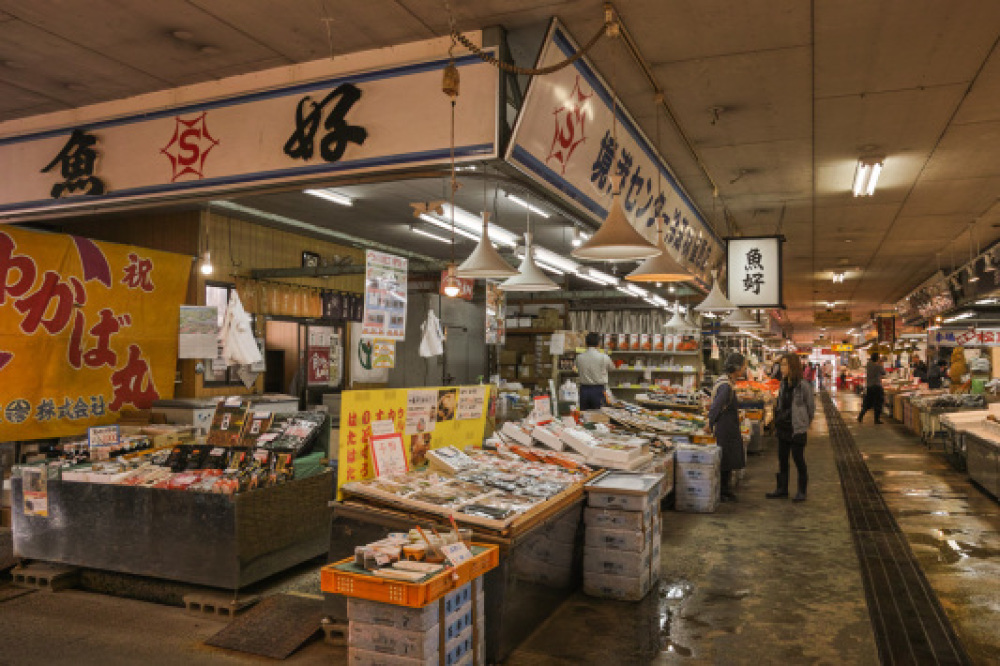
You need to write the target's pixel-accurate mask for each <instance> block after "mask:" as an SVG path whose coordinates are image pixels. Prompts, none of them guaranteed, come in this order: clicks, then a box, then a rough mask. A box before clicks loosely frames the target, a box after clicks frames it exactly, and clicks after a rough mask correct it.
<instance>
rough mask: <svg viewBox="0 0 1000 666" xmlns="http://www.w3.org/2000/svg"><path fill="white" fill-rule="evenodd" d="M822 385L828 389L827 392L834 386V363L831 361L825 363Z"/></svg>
mask: <svg viewBox="0 0 1000 666" xmlns="http://www.w3.org/2000/svg"><path fill="white" fill-rule="evenodd" d="M821 384H822V386H825V387H826V390H827V391H829V390H830V388H831V387H832V386H833V363H830V361H824V362H823V381H822V382H821Z"/></svg>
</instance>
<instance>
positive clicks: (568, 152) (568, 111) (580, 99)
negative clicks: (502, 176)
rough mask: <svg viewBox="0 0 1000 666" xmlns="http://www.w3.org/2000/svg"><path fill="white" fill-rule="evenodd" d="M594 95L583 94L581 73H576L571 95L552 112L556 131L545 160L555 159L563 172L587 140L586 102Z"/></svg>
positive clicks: (591, 93)
mask: <svg viewBox="0 0 1000 666" xmlns="http://www.w3.org/2000/svg"><path fill="white" fill-rule="evenodd" d="M593 96H594V92H593V91H591V92H590V94H589V95H585V94H583V90H582V89H581V88H580V75H579V74H577V75H576V83H575V84H574V86H573V91H572V92H570V94H569V97H567V98H566V100H565V101H564V102H563V103H562V104H561V105H560V106H558V107H556V109H555V110H554V111H553V112H552V115H553V116H554V117H555V132H554V133H553V135H552V146H551V147H550V148H549V156H548V157H546V158H545V162H546V163H548V161H549V160H551V159H555V160H556V161H557V162H559V164H560V166H561V170H562V173H563V174H565V173H566V165H567V164H568V163H569V158H570V157H572V156H573V151H575V150H576V147H577V146H579V145H580V144H581V143H583V142H584V141H586V140H587V137H586V135H585V133H584V128H585V127H584V125H585V122H586V120H587V110H586V103H587V100H588V99H590V98H591V97H593Z"/></svg>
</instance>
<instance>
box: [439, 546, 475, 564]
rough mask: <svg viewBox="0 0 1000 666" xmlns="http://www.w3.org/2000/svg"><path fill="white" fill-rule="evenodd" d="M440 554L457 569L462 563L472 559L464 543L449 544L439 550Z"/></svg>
mask: <svg viewBox="0 0 1000 666" xmlns="http://www.w3.org/2000/svg"><path fill="white" fill-rule="evenodd" d="M441 552H443V553H444V556H445V557H446V558H448V561H449V562H451V565H452V566H454V567H457V566H458V565H459V564H462V563H463V562H468V561H469V560H471V559H472V551H471V550H469V547H468V546H466V545H465V544H464V543H461V542H459V543H449V544H448V545H447V546H443V547H442V548H441Z"/></svg>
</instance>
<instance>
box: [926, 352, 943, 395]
mask: <svg viewBox="0 0 1000 666" xmlns="http://www.w3.org/2000/svg"><path fill="white" fill-rule="evenodd" d="M947 368H948V362H947V361H945V360H944V359H943V358H939V359H938V360H937V361H935V362H934V363H933V364H931V367H930V368H928V369H927V388H930V389H939V388H941V386H942V385H943V384H944V378H945V377H946V376H947V374H948V370H947Z"/></svg>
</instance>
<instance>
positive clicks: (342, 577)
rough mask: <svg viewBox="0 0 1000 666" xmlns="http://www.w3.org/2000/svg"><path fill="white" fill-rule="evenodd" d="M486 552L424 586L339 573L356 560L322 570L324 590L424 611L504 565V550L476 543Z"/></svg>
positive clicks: (422, 583) (422, 584)
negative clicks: (472, 581) (502, 561)
mask: <svg viewBox="0 0 1000 666" xmlns="http://www.w3.org/2000/svg"><path fill="white" fill-rule="evenodd" d="M472 545H473V547H475V548H482V549H483V551H482V552H480V553H478V554H477V555H475V556H473V558H472V559H471V560H469V561H468V562H465V563H463V564H461V565H459V566H458V567H455V568H454V569H446V570H444V571H442V572H441V573H439V574H438V575H436V576H434V577H433V578H431V579H429V580H426V581H423V582H421V583H408V582H406V581H399V580H389V579H386V578H378V577H376V576H370V575H366V574H362V573H354V572H352V571H343V570H341V569H337V568H336V567H337V565H339V564H344V563H348V562H352V561H353V560H354V558H353V557H348V558H346V559H343V560H340V561H339V562H334V563H333V564H328V565H326V566H325V567H323V568H322V569H321V570H320V588H321V589H322V590H323V591H324V592H329V593H330V594H343V595H344V596H348V597H354V598H356V599H368V600H370V601H381V602H383V603H387V604H395V605H396V606H408V607H410V608H422V607H424V606H426V605H427V604H430V603H432V602H434V601H437V600H438V599H440V598H441V597H443V596H445V595H446V594H448V593H449V592H451V591H452V590H456V589H458V588H460V587H462V586H463V585H465V584H466V583H468V582H469V581H471V580H474V579H476V578H478V577H480V576H482V575H483V574H484V573H486V572H487V571H489V570H491V569H495V568H496V567H497V566H498V565H499V564H500V548H499V547H497V546H491V545H488V544H481V543H474V544H472Z"/></svg>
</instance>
